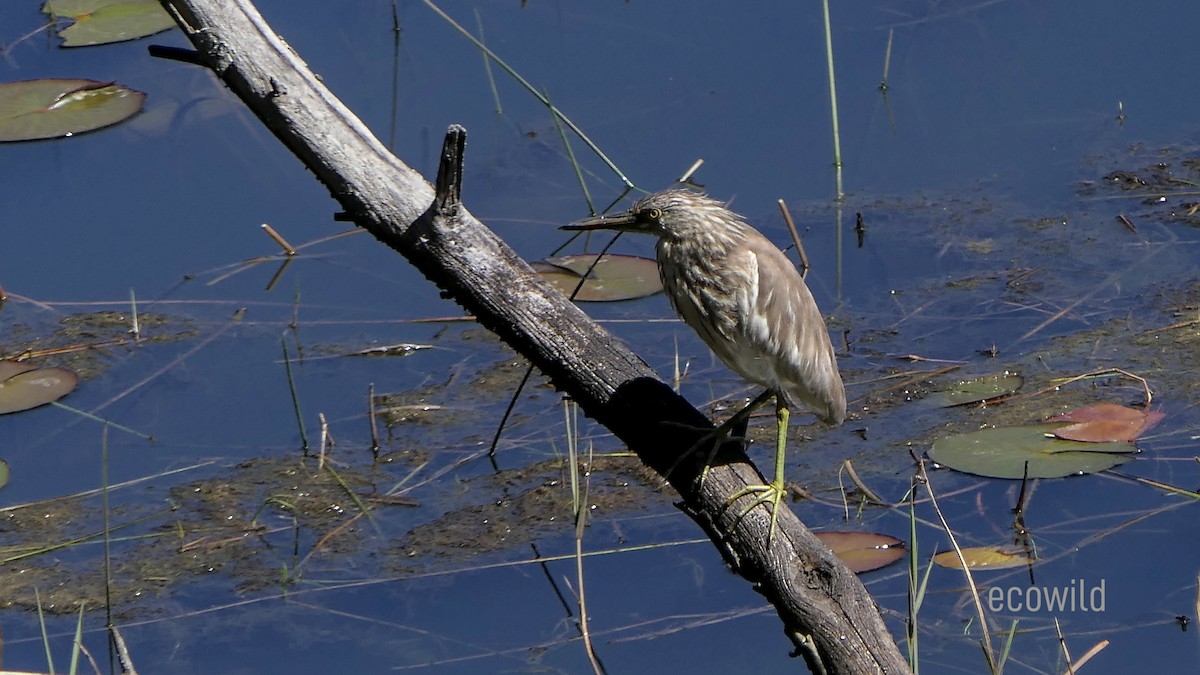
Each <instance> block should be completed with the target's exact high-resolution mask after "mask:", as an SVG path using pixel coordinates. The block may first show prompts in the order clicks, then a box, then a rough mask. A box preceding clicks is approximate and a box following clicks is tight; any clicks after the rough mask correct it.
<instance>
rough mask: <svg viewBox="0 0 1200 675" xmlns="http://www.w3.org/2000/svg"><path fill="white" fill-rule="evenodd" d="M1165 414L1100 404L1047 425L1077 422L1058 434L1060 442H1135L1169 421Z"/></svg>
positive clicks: (1069, 414)
mask: <svg viewBox="0 0 1200 675" xmlns="http://www.w3.org/2000/svg"><path fill="white" fill-rule="evenodd" d="M1165 415H1166V414H1165V413H1163V412H1159V411H1150V410H1137V409H1136V408H1126V407H1125V406H1121V405H1117V404H1115V403H1097V404H1096V405H1091V406H1088V407H1086V408H1077V409H1075V410H1071V411H1068V412H1065V413H1062V414H1061V415H1055V416H1054V417H1051V418H1049V419H1047V420H1046V421H1047V422H1074V423H1075V424H1068V425H1066V426H1063V427H1059V428H1057V429H1055V430H1054V432H1053V433H1054V436H1055V437H1056V438H1062V439H1065V440H1068V441H1082V442H1084V443H1111V442H1113V441H1132V440H1134V439H1136V438H1138V437H1139V436H1141V435H1142V434H1144V433H1146V432H1147V431H1149V430H1150V428H1151V427H1153V426H1154V425H1155V424H1158V423H1159V422H1161V421H1162V419H1163V417H1165Z"/></svg>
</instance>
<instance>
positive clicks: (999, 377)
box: [926, 371, 1025, 408]
mask: <svg viewBox="0 0 1200 675" xmlns="http://www.w3.org/2000/svg"><path fill="white" fill-rule="evenodd" d="M1022 384H1025V378H1023V377H1021V376H1020V375H1017V374H1016V373H1010V372H1007V371H1005V372H1003V373H996V374H994V375H986V376H984V377H977V378H975V379H973V380H960V381H959V382H956V383H954V385H953V386H951V387H950V388H949V389H946V390H944V391H939V392H937V393H935V394H932V395H931V396H929V398H928V399H926V400H928V401H930V402H932V403H933V404H934V405H937V406H940V407H942V408H951V407H953V406H958V405H969V404H971V403H979V402H980V401H988V400H991V399H993V398H998V397H1000V396H1007V395H1009V394H1011V393H1013V392H1014V391H1016V390H1018V389H1020V388H1021V385H1022Z"/></svg>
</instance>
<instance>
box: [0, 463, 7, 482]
mask: <svg viewBox="0 0 1200 675" xmlns="http://www.w3.org/2000/svg"><path fill="white" fill-rule="evenodd" d="M5 485H8V462H6V461H4V460H2V459H0V488H3V487H4V486H5Z"/></svg>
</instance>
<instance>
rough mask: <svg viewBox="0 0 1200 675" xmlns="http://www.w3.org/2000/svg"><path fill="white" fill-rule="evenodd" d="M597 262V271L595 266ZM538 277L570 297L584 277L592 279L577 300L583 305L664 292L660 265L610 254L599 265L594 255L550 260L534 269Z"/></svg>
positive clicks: (649, 260)
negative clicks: (659, 274)
mask: <svg viewBox="0 0 1200 675" xmlns="http://www.w3.org/2000/svg"><path fill="white" fill-rule="evenodd" d="M593 262H595V263H596V264H595V267H592V263H593ZM532 267H533V269H534V270H536V271H537V273H538V274H541V275H542V278H544V279H545V280H546V281H549V282H550V284H551V285H552V286H554V287H555V288H557V289H558V290H559V291H560V292H562V294H563V295H568V296H569V295H570V294H571V292H572V291H574V290H575V287H576V286H578V285H579V280H580V279H581V278H582V277H583V275H584V274H588V268H589V267H591V268H592V271H591V275H590V276H589V277H588V280H587V282H585V283H584V284H583V288H581V289H579V293H578V294H576V295H575V299H576V300H578V301H580V302H613V301H616V300H633V299H636V298H644V297H646V296H648V295H654V294H655V293H658V292H659V291H661V290H662V281H660V280H659V277H658V263H657V262H655V261H654V260H651V259H650V258H641V257H638V256H632V255H617V254H611V253H610V254H608V255H605V256H602V257H601V258H600V260H599V262H596V256H595V255H593V254H584V255H570V256H564V257H562V258H547V259H546V260H543V261H541V262H535V263H533V265H532Z"/></svg>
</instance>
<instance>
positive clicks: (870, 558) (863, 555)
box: [815, 532, 907, 573]
mask: <svg viewBox="0 0 1200 675" xmlns="http://www.w3.org/2000/svg"><path fill="white" fill-rule="evenodd" d="M815 534H816V535H817V539H820V540H821V541H822V542H824V544H825V545H826V546H828V547H829V549H830V550H831V551H833V553H834V555H836V556H837V557H839V558H841V559H842V562H844V563H846V566H847V567H849V568H850V570H851V571H852V572H855V573H858V572H870V571H871V570H877V569H879V568H880V567H887V566H888V565H891V564H892V563H894V562H896V561H897V560H899V559H900V558H901V556H903V555H904V554H905V553H907V549H906V548H905V547H904V542H903V541H900V540H899V539H897V538H895V537H892V536H889V535H886V534H876V533H874V532H817V533H815Z"/></svg>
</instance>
